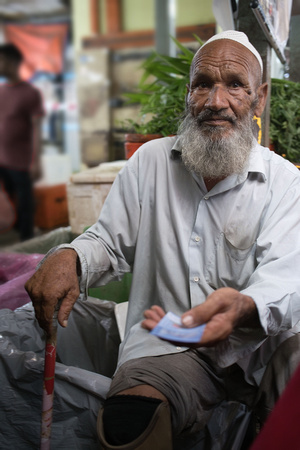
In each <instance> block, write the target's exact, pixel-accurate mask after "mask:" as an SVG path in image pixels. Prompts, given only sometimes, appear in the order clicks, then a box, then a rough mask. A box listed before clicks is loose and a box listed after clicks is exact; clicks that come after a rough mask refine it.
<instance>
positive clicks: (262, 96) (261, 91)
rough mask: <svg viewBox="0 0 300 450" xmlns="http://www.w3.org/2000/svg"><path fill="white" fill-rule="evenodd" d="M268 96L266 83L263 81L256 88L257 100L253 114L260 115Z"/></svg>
mask: <svg viewBox="0 0 300 450" xmlns="http://www.w3.org/2000/svg"><path fill="white" fill-rule="evenodd" d="M267 97H268V83H263V84H261V85H260V86H259V88H258V89H257V98H258V102H257V105H256V107H255V108H254V115H255V116H257V117H260V116H261V115H262V113H263V110H264V109H265V106H266V102H267Z"/></svg>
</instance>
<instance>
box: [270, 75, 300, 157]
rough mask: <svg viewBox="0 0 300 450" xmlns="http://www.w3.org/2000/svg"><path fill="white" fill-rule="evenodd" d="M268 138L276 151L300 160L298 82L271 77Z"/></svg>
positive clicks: (299, 94)
mask: <svg viewBox="0 0 300 450" xmlns="http://www.w3.org/2000/svg"><path fill="white" fill-rule="evenodd" d="M270 109H271V113H270V139H271V140H272V141H273V143H274V145H275V148H276V151H277V153H279V154H281V155H283V154H284V155H285V156H286V158H287V159H289V160H290V161H293V162H299V161H300V83H295V82H292V81H286V80H278V79H275V78H273V79H272V85H271V106H270Z"/></svg>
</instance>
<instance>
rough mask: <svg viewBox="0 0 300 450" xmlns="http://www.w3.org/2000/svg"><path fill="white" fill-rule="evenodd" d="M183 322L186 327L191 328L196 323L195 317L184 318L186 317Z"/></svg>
mask: <svg viewBox="0 0 300 450" xmlns="http://www.w3.org/2000/svg"><path fill="white" fill-rule="evenodd" d="M181 322H182V323H183V325H185V326H186V327H190V326H191V325H193V323H194V318H193V316H184V317H182V319H181Z"/></svg>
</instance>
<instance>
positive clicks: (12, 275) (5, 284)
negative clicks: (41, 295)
mask: <svg viewBox="0 0 300 450" xmlns="http://www.w3.org/2000/svg"><path fill="white" fill-rule="evenodd" d="M43 257H44V255H40V254H37V253H34V254H32V255H27V254H19V253H0V309H3V308H9V309H11V310H14V309H16V308H19V307H20V306H23V305H25V304H26V303H28V302H30V297H29V295H28V294H27V292H26V291H25V288H24V284H25V283H26V281H27V280H28V279H29V278H30V277H31V276H32V275H33V273H34V272H35V268H36V266H37V264H38V263H39V262H40V261H41V260H42V258H43Z"/></svg>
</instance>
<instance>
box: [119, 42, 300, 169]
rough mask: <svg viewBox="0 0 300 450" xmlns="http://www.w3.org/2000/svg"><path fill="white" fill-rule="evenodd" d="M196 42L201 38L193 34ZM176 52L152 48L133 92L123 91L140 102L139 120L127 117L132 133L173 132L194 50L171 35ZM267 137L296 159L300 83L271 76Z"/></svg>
mask: <svg viewBox="0 0 300 450" xmlns="http://www.w3.org/2000/svg"><path fill="white" fill-rule="evenodd" d="M194 37H195V39H196V40H197V41H198V43H199V46H201V45H203V42H202V41H201V40H200V39H199V38H198V37H197V36H194ZM174 42H175V43H176V45H177V47H178V49H179V53H178V56H177V57H169V56H164V55H161V54H158V53H156V52H154V53H153V54H151V55H150V56H149V57H148V58H147V59H146V61H145V62H144V63H143V65H142V68H143V69H144V73H143V76H142V78H141V80H140V83H139V86H138V89H137V92H135V93H130V94H126V97H127V98H128V99H129V103H139V104H140V105H141V110H140V115H141V119H142V120H141V124H138V123H136V122H134V121H132V120H127V123H126V124H125V126H126V128H129V129H131V130H134V132H136V133H142V134H153V133H154V134H156V133H160V134H162V135H164V136H168V135H172V134H176V132H177V127H178V123H179V120H180V118H181V117H182V114H183V112H184V109H185V94H186V84H187V83H188V82H189V71H190V65H191V62H192V59H193V56H194V53H193V52H192V51H190V50H189V49H187V48H185V47H184V46H183V45H182V44H180V42H178V41H177V40H176V39H174ZM270 138H271V140H272V141H273V142H274V144H275V147H276V151H277V152H278V153H279V154H284V155H286V158H287V159H289V160H290V161H294V162H299V161H300V83H294V82H291V81H286V80H278V79H272V85H271V112H270Z"/></svg>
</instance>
